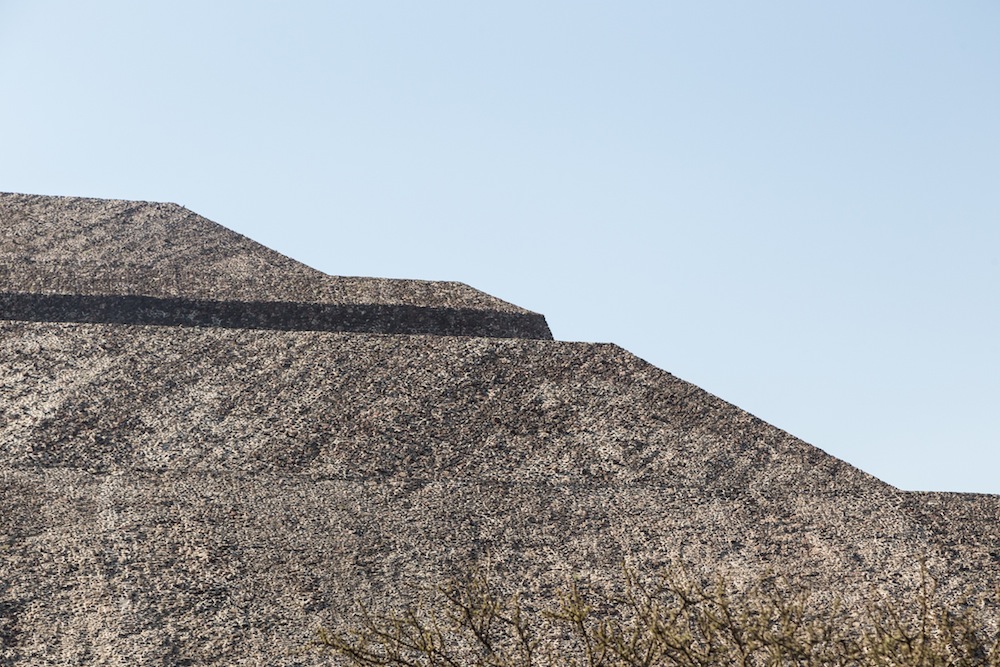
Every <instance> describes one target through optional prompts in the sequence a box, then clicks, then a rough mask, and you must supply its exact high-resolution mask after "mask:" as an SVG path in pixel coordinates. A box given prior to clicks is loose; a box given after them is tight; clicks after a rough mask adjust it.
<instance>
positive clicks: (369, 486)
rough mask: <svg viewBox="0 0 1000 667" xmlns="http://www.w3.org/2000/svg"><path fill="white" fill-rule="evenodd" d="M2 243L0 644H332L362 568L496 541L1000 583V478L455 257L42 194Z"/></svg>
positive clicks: (730, 565) (614, 567)
mask: <svg viewBox="0 0 1000 667" xmlns="http://www.w3.org/2000/svg"><path fill="white" fill-rule="evenodd" d="M0 271H3V273H2V274H0V294H2V297H0V305H2V308H3V309H4V310H3V311H2V312H0V386H2V392H0V664H8V663H9V664H21V663H23V664H107V665H131V664H148V663H153V664H192V665H194V664H198V665H203V664H204V665H213V664H217V665H230V664H248V665H257V664H259V665H303V664H325V663H324V660H325V658H322V657H320V656H313V655H312V654H306V653H303V652H302V651H301V650H299V649H301V647H302V646H303V645H305V644H306V642H308V641H309V639H310V638H311V637H312V635H313V633H314V631H315V628H316V627H317V626H318V625H326V624H329V623H331V622H333V621H334V620H335V619H337V618H340V617H343V616H345V615H349V614H350V613H351V610H352V609H353V608H354V603H355V601H356V600H359V599H361V600H369V601H373V602H374V603H375V604H386V605H390V604H392V603H394V602H395V601H398V600H400V599H402V598H404V597H405V596H406V595H407V591H409V590H411V589H412V587H413V586H417V585H425V586H432V585H434V584H435V583H437V582H440V581H441V580H442V579H443V578H445V577H448V576H452V575H455V574H457V573H461V572H463V571H466V570H468V569H469V568H470V567H476V566H483V565H487V564H488V565H489V566H490V567H491V568H494V569H495V570H497V571H499V572H502V573H504V574H505V575H506V576H507V577H508V578H509V579H510V580H511V581H517V582H531V584H532V586H534V587H536V588H537V589H538V590H551V587H553V586H556V585H559V584H560V583H562V582H563V581H565V577H566V576H576V577H580V578H584V579H587V580H591V581H598V582H599V581H606V580H609V579H611V578H612V577H613V576H614V574H615V573H616V572H617V571H618V570H619V568H620V566H621V563H622V562H623V561H624V562H627V563H630V564H632V565H634V566H636V567H638V568H640V569H642V570H645V571H655V570H656V569H657V568H663V567H665V566H667V565H670V564H677V563H681V564H683V565H684V566H685V567H687V568H688V569H690V570H692V571H696V572H706V573H711V572H716V571H724V572H726V573H727V574H728V575H729V576H732V577H734V578H735V579H740V578H743V579H746V580H751V579H753V578H754V577H755V576H757V575H759V574H760V573H764V572H781V573H783V574H785V575H786V576H789V577H791V578H794V579H798V580H802V581H807V582H809V583H810V585H812V586H814V587H818V588H820V589H824V590H830V591H837V592H843V593H844V594H845V595H847V596H848V599H851V598H850V596H851V595H857V596H863V595H867V594H869V592H870V591H871V589H872V588H875V589H877V590H879V591H882V592H884V593H886V594H893V593H895V592H900V591H906V590H910V589H912V588H913V587H914V586H915V585H917V584H918V579H919V568H918V566H917V563H918V562H919V561H924V562H926V563H927V564H928V567H930V568H931V569H932V571H933V573H934V575H935V576H936V577H937V578H938V580H939V584H940V587H941V589H942V591H943V593H944V594H945V595H955V596H957V595H959V594H961V593H962V591H964V590H965V589H966V588H969V587H972V588H973V589H975V590H979V591H993V590H996V589H997V585H998V583H1000V575H998V574H997V573H998V572H1000V497H997V496H986V495H976V494H943V493H934V494H926V493H914V492H906V491H901V490H899V489H896V488H894V487H892V486H890V485H888V484H885V483H884V482H882V481H880V480H878V479H876V478H875V477H872V476H871V475H868V474H867V473H865V472H863V471H861V470H858V469H856V468H854V467H852V466H851V465H849V464H847V463H845V462H843V461H840V460H838V459H836V458H835V457H832V456H830V455H828V454H826V453H825V452H823V451H822V450H820V449H818V448H816V447H814V446H812V445H809V444H807V443H805V442H802V441H801V440H799V439H797V438H795V437H794V436H792V435H790V434H788V433H786V432H784V431H782V430H780V429H778V428H776V427H774V426H771V425H769V424H767V423H765V422H763V421H761V420H760V419H757V418H756V417H754V416H752V415H750V414H748V413H746V412H745V411H743V410H741V409H739V408H738V407H736V406H733V405H731V404H729V403H727V402H725V401H724V400H722V399H720V398H718V397H715V396H713V395H711V394H709V393H707V392H705V391H704V390H702V389H700V388H698V387H696V386H694V385H692V384H690V383H688V382H685V381H684V380H681V379H679V378H677V377H675V376H673V375H671V374H670V373H668V372H666V371H664V370H661V369H659V368H656V367H654V366H652V365H650V364H648V363H646V362H644V361H643V360H641V359H639V358H637V357H636V356H634V355H632V354H630V353H629V352H627V351H625V350H623V349H621V348H620V347H617V346H615V345H606V344H590V343H567V342H561V341H555V340H552V339H551V336H550V334H549V332H548V328H547V326H545V322H544V319H543V318H542V316H541V315H538V314H535V313H530V312H529V311H525V310H523V309H520V308H517V307H516V306H512V305H510V304H507V303H505V302H503V301H500V300H499V299H495V298H493V297H491V296H488V295H485V294H482V293H480V292H477V291H475V290H473V289H472V288H469V287H467V286H465V285H461V284H459V283H424V282H416V281H386V280H382V279H367V278H336V277H332V276H326V275H325V274H322V273H320V272H317V271H314V270H312V269H309V268H308V267H305V266H303V265H301V264H298V263H297V262H294V261H293V260H291V259H288V258H286V257H283V256H281V255H279V254H277V253H274V252H273V251H270V250H268V249H267V248H264V247H262V246H260V245H258V244H256V243H254V242H253V241H250V240H249V239H246V238H244V237H241V236H239V235H237V234H234V233H232V232H229V231H228V230H226V229H224V228H222V227H220V226H218V225H215V224H214V223H211V222H209V221H207V220H204V219H203V218H201V217H199V216H197V215H196V214H194V213H191V212H190V211H187V210H185V209H182V208H180V207H177V206H175V205H171V204H150V203H144V202H122V201H105V200H94V199H75V198H59V197H36V196H26V195H2V196H0ZM276 304H278V305H279V306H280V307H276ZM374 306H378V307H379V308H373V307H374ZM361 311H364V313H363V314H362V312H361ZM317 313H318V314H317ZM995 601H996V600H995V598H994V602H995Z"/></svg>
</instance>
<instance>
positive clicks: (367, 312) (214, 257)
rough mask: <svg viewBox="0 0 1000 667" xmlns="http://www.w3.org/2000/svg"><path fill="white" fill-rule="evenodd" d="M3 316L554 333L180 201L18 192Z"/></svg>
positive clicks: (7, 247)
mask: <svg viewBox="0 0 1000 667" xmlns="http://www.w3.org/2000/svg"><path fill="white" fill-rule="evenodd" d="M0 317H8V318H11V319H35V320H40V321H51V320H56V321H83V322H117V323H137V324H166V325H180V324H187V325H202V326H204V325H212V326H232V327H236V328H279V329H319V330H353V331H366V332H387V333H441V334H452V335H485V336H526V337H537V338H551V333H550V332H549V330H548V327H547V325H546V324H545V319H544V318H543V317H542V316H541V315H539V314H537V313H532V312H530V311H527V310H525V309H523V308H519V307H517V306H514V305H513V304H510V303H507V302H505V301H501V300H500V299H497V298H495V297H492V296H490V295H488V294H484V293H482V292H479V291H477V290H474V289H472V288H471V287H468V286H467V285H464V284H461V283H454V282H430V281H418V280H388V279H382V278H348V277H334V276H328V275H326V274H324V273H321V272H320V271H317V270H315V269H312V268H309V267H307V266H305V265H304V264H301V263H299V262H296V261H294V260H292V259H290V258H288V257H285V256H284V255H281V254H280V253H277V252H275V251H273V250H270V249H269V248H266V247H264V246H262V245H260V244H259V243H257V242H255V241H252V240H250V239H248V238H246V237H244V236H241V235H239V234H237V233H235V232H233V231H231V230H228V229H226V228H225V227H222V226H221V225H218V224H216V223H214V222H211V221H209V220H206V219H205V218H203V217H201V216H199V215H197V214H195V213H192V212H191V211H188V210H187V209H185V208H183V207H181V206H177V205H176V204H160V203H152V202H132V201H120V200H104V199H87V198H80V197H47V196H37V195H21V194H10V193H8V194H0Z"/></svg>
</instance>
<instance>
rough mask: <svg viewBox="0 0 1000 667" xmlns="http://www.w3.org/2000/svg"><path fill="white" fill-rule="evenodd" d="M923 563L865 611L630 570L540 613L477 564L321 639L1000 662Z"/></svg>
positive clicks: (499, 659)
mask: <svg viewBox="0 0 1000 667" xmlns="http://www.w3.org/2000/svg"><path fill="white" fill-rule="evenodd" d="M921 572H922V575H923V576H922V583H921V586H920V588H919V589H918V591H917V593H916V595H915V596H914V599H912V600H907V601H905V602H904V601H896V602H888V601H878V602H872V603H870V604H869V605H867V606H866V607H865V608H864V609H848V608H846V607H844V606H842V605H840V604H837V603H833V604H829V605H826V606H824V607H823V608H819V609H817V605H816V604H815V603H813V602H811V600H815V598H811V597H810V596H809V595H808V592H807V591H805V590H803V589H801V588H795V587H792V586H790V585H789V584H788V583H787V582H785V581H783V580H781V579H779V578H768V579H762V580H761V581H760V582H758V583H757V584H756V585H754V586H752V587H751V588H750V590H746V591H743V592H741V593H735V592H733V588H732V587H731V586H729V585H728V584H727V582H726V581H725V580H723V579H721V578H719V579H717V580H716V581H715V582H712V583H709V584H705V583H695V582H694V580H693V579H692V578H691V577H688V576H684V575H683V574H682V573H677V572H674V573H670V574H667V575H663V576H661V577H659V578H656V579H655V580H652V581H643V580H641V579H640V578H639V577H637V576H636V575H635V574H634V573H631V572H626V573H625V577H624V582H623V585H622V586H621V590H620V591H619V592H618V593H612V594H609V593H606V592H601V591H598V590H595V589H594V588H592V587H587V586H583V585H581V584H580V583H577V582H571V583H570V584H569V585H568V586H566V587H565V588H564V589H563V590H561V591H559V592H558V594H557V596H556V599H555V600H553V601H552V602H551V604H550V605H549V606H548V607H543V608H539V609H536V608H527V607H526V605H525V603H524V602H523V600H522V597H521V596H520V595H512V596H503V595H500V594H499V593H498V592H497V589H496V588H495V587H494V586H493V585H491V582H490V579H489V577H487V576H486V575H485V574H484V573H481V572H479V573H475V574H473V575H471V576H469V577H466V578H464V579H461V580H454V581H451V582H449V583H447V584H446V585H444V586H441V587H440V588H438V589H437V590H436V591H434V592H433V594H432V595H430V596H428V598H427V599H426V602H425V603H424V604H422V605H416V606H409V607H405V608H402V609H400V610H399V611H398V612H396V613H390V614H375V613H373V612H372V611H371V610H370V609H367V608H361V609H360V610H359V618H360V622H359V624H358V625H357V626H356V627H354V628H353V629H346V630H338V631H332V630H320V631H319V633H318V636H317V639H316V640H315V642H314V645H315V647H317V648H319V649H320V650H324V651H328V652H330V653H332V654H333V655H335V656H339V658H340V659H341V660H343V661H345V662H346V664H350V665H363V666H368V667H373V666H386V667H416V666H427V667H459V666H462V667H466V666H472V667H626V666H627V667H654V666H661V665H662V666H676V667H710V666H711V667H716V666H739V667H758V666H759V667H765V666H767V667H771V666H774V667H777V666H785V665H790V666H791V665H795V666H801V667H814V666H815V667H819V666H824V667H827V666H837V667H840V666H845V667H847V666H857V667H862V666H864V667H867V666H869V665H871V666H878V667H904V666H905V667H938V666H940V667H945V666H949V667H950V666H957V667H965V666H968V667H971V666H973V665H975V666H990V667H992V666H998V667H1000V637H998V636H997V633H996V632H994V631H991V630H990V627H991V626H990V624H989V622H988V620H987V619H986V616H985V608H984V607H983V606H982V605H981V603H977V601H974V600H971V599H967V600H965V601H963V602H961V603H958V604H953V605H945V604H943V603H942V602H941V601H940V600H939V599H938V598H937V595H936V587H935V584H934V581H933V580H932V579H931V578H930V577H929V576H928V574H927V571H926V569H925V568H923V567H922V568H921Z"/></svg>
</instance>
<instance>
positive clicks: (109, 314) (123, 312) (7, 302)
mask: <svg viewBox="0 0 1000 667" xmlns="http://www.w3.org/2000/svg"><path fill="white" fill-rule="evenodd" d="M0 319H6V320H27V321H31V322H85V323H92V324H146V325H160V326H187V327H224V328H228V329H275V330H281V331H344V332H355V333H384V334H432V335H438V336H483V337H488V338H536V339H546V340H551V339H552V333H551V332H550V331H549V327H548V325H547V324H546V323H545V318H544V317H543V316H541V315H539V314H537V313H505V312H500V311H494V310H474V309H470V308H429V307H426V306H409V305H380V304H351V305H344V304H325V303H300V302H290V301H204V300H196V299H181V298H164V297H152V296H134V295H133V296H103V295H97V296H95V295H80V294H26V293H17V292H0Z"/></svg>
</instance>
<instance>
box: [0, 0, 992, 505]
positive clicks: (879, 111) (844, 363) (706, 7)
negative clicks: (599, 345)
mask: <svg viewBox="0 0 1000 667" xmlns="http://www.w3.org/2000/svg"><path fill="white" fill-rule="evenodd" d="M998 35H1000V3H997V2H996V1H995V0H988V1H987V0H982V1H968V2H940V1H935V2H923V1H919V0H906V1H905V2H904V1H902V0H900V1H893V2H880V1H878V0H864V1H860V0H858V1H843V0H841V1H838V2H823V3H820V2H803V1H802V0H798V1H796V2H792V1H787V2H746V0H739V1H733V2H715V1H710V0H697V1H696V0H691V1H690V2H669V1H667V0H659V1H656V2H652V1H651V2H625V1H621V0H619V1H615V2H611V1H607V2H587V1H583V0H573V1H566V2H555V1H552V2H549V1H546V0H531V1H530V2H522V1H514V0H504V1H503V2H494V3H486V2H469V1H464V2H459V1H454V2H435V1H433V0H427V1H423V2H413V1H412V0H407V1H397V2H381V1H379V0H363V1H361V0H359V1H357V2H351V3H348V2H334V1H325V2H319V1H314V2H306V1H302V2H294V1H289V0H285V1H282V2H278V1H276V0H275V1H272V2H261V1H249V0H241V1H239V2H235V1H212V2H209V1H207V0H200V1H199V2H191V1H188V0H170V1H169V2H159V1H154V0H147V1H144V2H136V1H135V0H119V1H106V0H91V1H89V2H79V1H73V2H70V1H49V0H0V73H2V88H0V90H2V98H0V99H2V104H0V125H2V128H3V131H2V132H0V191H8V192H25V193H32V194H49V195H78V196H91V197H106V198H122V199H142V200H152V201H171V202H176V203H179V204H183V205H185V206H187V207H188V208H190V209H192V210H194V211H196V212H197V213H200V214H202V215H204V216H206V217H208V218H210V219H212V220H214V221H216V222H219V223H221V224H223V225H225V226H227V227H230V228H232V229H235V230H237V231H239V232H241V233H243V234H246V235H248V236H250V237H252V238H254V239H256V240H258V241H260V242H262V243H264V244H265V245H268V246H271V247H273V248H275V249H276V250H279V251H281V252H283V253H285V254H288V255H290V256H292V257H294V258H296V259H298V260H300V261H303V262H305V263H307V264H309V265H311V266H314V267H316V268H318V269H321V270H323V271H325V272H327V273H331V274H335V275H365V276H386V277H400V278H422V279H431V280H458V281H462V282H465V283H468V284H470V285H472V286H473V287H476V288H478V289H481V290H483V291H486V292H489V293H491V294H494V295H496V296H498V297H500V298H503V299H506V300H508V301H512V302H514V303H517V304H519V305H521V306H524V307H526V308H530V309H532V310H537V311H539V312H542V313H544V314H545V315H546V316H547V318H548V322H549V325H550V327H551V328H552V330H553V333H554V335H555V336H556V338H557V339H561V340H582V341H600V342H614V343H617V344H619V345H621V346H623V347H625V348H626V349H628V350H630V351H632V352H633V353H635V354H637V355H639V356H640V357H642V358H644V359H646V360H648V361H650V362H651V363H653V364H655V365H657V366H659V367H661V368H663V369H666V370H668V371H670V372H671V373H674V374H675V375H678V376H680V377H682V378H684V379H686V380H689V381H691V382H694V383H695V384H698V385H699V386H701V387H703V388H705V389H707V390H708V391H710V392H712V393H714V394H716V395H718V396H720V397H722V398H724V399H726V400H728V401H730V402H732V403H735V404H736V405H738V406H740V407H742V408H744V409H746V410H748V411H750V412H752V413H754V414H756V415H757V416H759V417H761V418H762V419H765V420H766V421H768V422H770V423H772V424H774V425H776V426H778V427H780V428H783V429H785V430H787V431H789V432H791V433H792V434H794V435H797V436H799V437H800V438H803V439H804V440H806V441H808V442H810V443H812V444H814V445H816V446H818V447H820V448H822V449H824V450H825V451H827V452H829V453H831V454H833V455H835V456H837V457H839V458H842V459H844V460H846V461H848V462H849V463H852V464H853V465H855V466H857V467H859V468H861V469H863V470H866V471H868V472H870V473H872V474H874V475H876V476H878V477H880V478H881V479H883V480H885V481H887V482H889V483H891V484H894V485H896V486H899V487H901V488H905V489H914V490H951V491H976V492H989V493H1000V475H998V474H997V473H998V470H1000V452H998V449H1000V345H998V343H997V341H998V340H1000V38H998Z"/></svg>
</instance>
